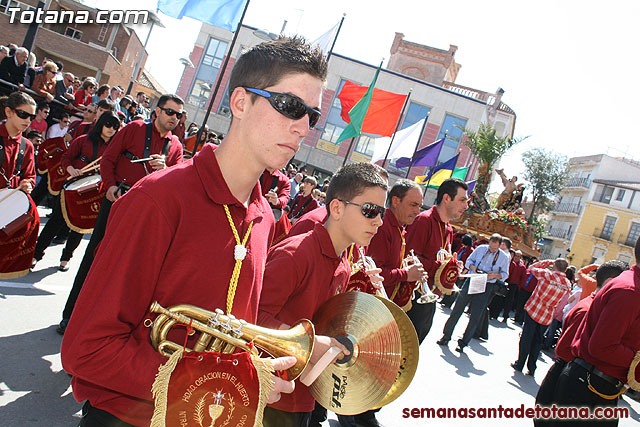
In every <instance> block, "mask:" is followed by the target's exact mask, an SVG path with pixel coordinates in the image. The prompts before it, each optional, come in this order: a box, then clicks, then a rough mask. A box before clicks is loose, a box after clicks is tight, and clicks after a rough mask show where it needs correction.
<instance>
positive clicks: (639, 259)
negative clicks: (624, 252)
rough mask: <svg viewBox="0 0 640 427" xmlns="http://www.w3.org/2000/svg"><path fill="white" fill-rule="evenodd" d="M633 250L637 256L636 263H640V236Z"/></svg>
mask: <svg viewBox="0 0 640 427" xmlns="http://www.w3.org/2000/svg"><path fill="white" fill-rule="evenodd" d="M633 252H634V254H635V256H636V264H640V237H638V240H636V247H635V250H634V251H633Z"/></svg>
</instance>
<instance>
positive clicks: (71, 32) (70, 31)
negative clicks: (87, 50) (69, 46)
mask: <svg viewBox="0 0 640 427" xmlns="http://www.w3.org/2000/svg"><path fill="white" fill-rule="evenodd" d="M64 35H65V36H67V37H71V38H72V39H76V40H80V39H81V38H82V31H78V30H76V29H75V28H71V27H67V29H66V30H65V31H64Z"/></svg>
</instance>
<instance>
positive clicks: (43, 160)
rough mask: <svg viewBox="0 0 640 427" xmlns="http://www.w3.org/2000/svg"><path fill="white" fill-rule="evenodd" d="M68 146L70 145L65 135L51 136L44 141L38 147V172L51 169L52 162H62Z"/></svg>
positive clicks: (42, 172)
mask: <svg viewBox="0 0 640 427" xmlns="http://www.w3.org/2000/svg"><path fill="white" fill-rule="evenodd" d="M67 147H68V145H67V143H66V142H65V140H64V138H63V137H60V138H49V139H47V140H45V141H44V142H42V144H40V146H39V147H38V155H37V157H36V163H37V164H38V172H40V173H41V174H44V173H46V172H47V171H48V170H49V166H50V165H51V164H52V163H53V164H57V163H60V159H61V158H62V155H63V154H64V152H65V151H66V150H67Z"/></svg>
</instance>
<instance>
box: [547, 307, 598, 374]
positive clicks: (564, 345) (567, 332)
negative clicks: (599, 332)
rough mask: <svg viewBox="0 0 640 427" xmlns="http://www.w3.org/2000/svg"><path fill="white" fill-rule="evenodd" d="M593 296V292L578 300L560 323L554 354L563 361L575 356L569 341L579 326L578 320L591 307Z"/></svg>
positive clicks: (574, 335) (579, 320) (571, 340)
mask: <svg viewBox="0 0 640 427" xmlns="http://www.w3.org/2000/svg"><path fill="white" fill-rule="evenodd" d="M594 297H595V294H591V295H590V296H588V297H587V298H585V299H583V300H580V302H578V303H577V304H576V305H575V307H573V308H572V309H571V311H569V313H568V314H567V317H566V318H565V319H564V322H563V324H562V335H561V336H560V339H559V340H558V344H556V355H558V357H559V358H560V359H562V360H564V361H565V362H571V361H572V360H573V358H574V357H575V356H574V355H573V354H572V353H571V343H572V342H573V340H574V338H575V337H576V331H577V330H578V326H580V322H582V319H584V316H585V315H586V314H587V311H589V307H591V303H593V298H594Z"/></svg>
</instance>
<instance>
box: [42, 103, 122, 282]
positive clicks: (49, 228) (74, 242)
mask: <svg viewBox="0 0 640 427" xmlns="http://www.w3.org/2000/svg"><path fill="white" fill-rule="evenodd" d="M118 129H120V120H119V119H118V117H117V116H116V115H115V114H114V113H112V112H111V111H108V112H105V113H104V114H102V115H101V116H100V118H99V119H98V121H97V122H96V124H95V126H94V127H93V128H92V129H91V131H90V132H89V133H88V134H87V135H81V136H79V137H77V138H76V139H74V140H73V142H71V145H70V146H69V149H68V150H67V151H65V153H64V154H63V155H62V161H61V164H62V167H63V168H64V169H65V170H66V171H67V173H68V174H69V176H70V177H77V176H80V175H82V173H81V172H80V170H81V169H82V168H83V167H84V166H86V165H88V164H89V163H91V162H93V161H94V160H96V159H97V158H98V157H100V156H102V153H104V150H106V148H107V145H108V144H109V141H110V140H111V138H112V137H113V135H115V134H116V132H117V131H118ZM94 173H95V172H94ZM65 226H66V224H65V221H64V218H63V217H62V208H61V205H60V195H58V196H56V199H55V204H54V207H53V212H52V215H51V217H50V218H49V220H48V221H47V224H46V225H45V226H44V228H43V229H42V231H41V232H40V236H39V237H38V243H37V244H36V252H35V254H34V256H33V263H32V264H31V268H33V267H35V265H36V262H38V261H40V260H41V259H42V257H43V256H44V251H45V249H47V248H48V247H49V245H50V244H51V242H52V241H53V238H54V237H55V236H56V234H58V232H59V231H60V230H62V229H63V228H64V227H65ZM80 241H82V234H80V233H78V232H77V231H73V230H71V232H70V233H69V237H68V238H67V243H66V245H65V247H64V249H63V250H62V256H61V257H60V266H59V267H58V270H60V271H68V270H69V266H68V264H69V260H70V259H71V257H72V256H73V251H75V249H76V248H77V247H78V245H79V244H80Z"/></svg>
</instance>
